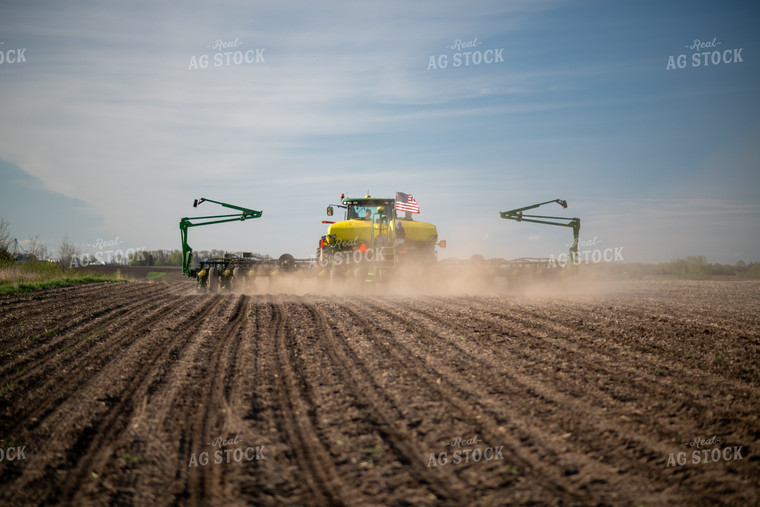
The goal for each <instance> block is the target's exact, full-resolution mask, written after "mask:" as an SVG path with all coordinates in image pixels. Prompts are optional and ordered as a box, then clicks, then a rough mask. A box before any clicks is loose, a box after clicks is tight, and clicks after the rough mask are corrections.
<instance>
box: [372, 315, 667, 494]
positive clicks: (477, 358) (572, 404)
mask: <svg viewBox="0 0 760 507" xmlns="http://www.w3.org/2000/svg"><path fill="white" fill-rule="evenodd" d="M434 303H435V302H434ZM387 305H389V306H391V307H393V308H395V310H390V311H392V312H393V315H394V316H395V317H397V318H398V319H404V320H405V322H406V323H407V325H408V326H409V327H410V328H412V327H414V328H416V329H417V331H416V332H417V333H419V334H421V335H425V334H427V335H428V337H429V338H430V340H427V341H426V340H419V342H418V343H420V344H421V345H428V347H427V350H423V351H422V352H419V355H420V357H421V358H425V357H427V358H430V359H429V360H430V362H431V365H434V367H435V369H436V371H439V372H442V373H443V372H446V371H447V370H449V368H447V367H448V365H449V364H457V362H460V363H461V362H462V359H464V358H466V359H468V361H466V362H465V364H468V365H469V367H468V368H467V369H466V370H458V371H457V370H453V371H449V372H447V375H448V377H449V378H450V379H452V382H451V384H452V386H455V389H457V390H461V389H464V388H465V387H466V386H470V387H469V391H468V392H469V393H491V394H496V395H498V396H500V397H502V398H504V399H519V398H525V395H526V394H528V395H530V398H529V400H530V402H529V403H525V404H521V405H520V406H516V407H514V409H515V410H514V411H511V412H510V413H509V417H510V418H511V419H512V421H511V422H512V424H513V432H516V433H520V434H521V435H522V437H521V438H520V441H521V442H522V443H523V444H524V443H525V442H527V441H530V442H533V443H534V444H535V445H537V446H539V447H543V449H541V452H545V453H547V455H546V456H542V458H541V462H551V463H555V464H556V465H557V466H561V467H562V468H563V472H562V474H561V475H570V476H575V475H576V474H579V473H583V474H585V475H586V476H591V477H612V478H615V477H616V475H617V474H618V473H619V471H620V468H621V467H625V470H626V476H625V480H622V478H621V479H618V480H609V481H608V480H603V481H600V480H598V479H597V480H593V479H591V480H592V482H596V483H597V484H595V485H594V487H595V488H598V489H601V490H602V492H601V493H600V497H612V496H615V495H623V494H625V496H626V497H627V498H628V499H630V500H633V499H637V498H640V497H641V494H642V491H645V490H646V486H645V485H646V484H647V483H651V482H658V481H659V480H660V475H661V474H659V473H653V471H652V469H651V466H650V465H649V463H648V461H650V460H651V459H653V456H663V455H664V456H667V450H668V449H669V448H668V447H667V446H666V445H664V444H659V443H658V442H657V441H655V440H653V439H652V438H651V436H650V435H649V433H648V431H647V432H644V433H640V434H637V433H636V431H635V429H631V428H628V429H626V428H625V426H626V424H625V421H620V420H618V421H615V424H614V425H611V424H610V418H611V417H612V416H613V414H612V413H610V411H609V408H610V407H609V406H601V407H597V406H596V405H592V404H589V403H588V402H587V401H586V399H585V398H580V397H579V396H577V395H575V394H572V393H570V394H566V392H565V389H564V388H561V387H559V386H562V385H563V382H561V381H558V379H557V378H556V377H554V374H555V372H554V368H550V369H546V368H536V367H535V366H537V364H540V363H536V362H535V361H534V360H533V358H532V355H531V354H530V353H529V352H525V353H522V354H514V353H509V354H503V353H499V352H496V353H495V352H494V350H493V348H492V347H489V346H488V345H487V344H485V343H477V340H478V339H479V336H478V334H479V333H478V332H477V329H478V328H477V327H476V326H469V325H465V326H461V327H457V328H452V327H451V326H450V325H449V322H450V321H446V320H439V319H434V318H431V317H430V316H429V315H428V312H426V311H424V310H421V309H420V308H418V307H414V308H408V307H407V306H405V305H403V304H402V303H388V302H385V304H384V305H383V306H382V308H383V309H384V310H385V311H386V312H387V311H389V310H388V308H387V307H386V306H387ZM421 306H423V307H425V305H421ZM402 311H403V314H404V315H405V317H402V316H401V315H402V313H401V312H402ZM473 330H474V331H473ZM512 336H513V338H512V340H513V341H514V342H522V341H523V340H524V339H525V338H526V337H525V336H522V335H520V333H519V332H516V331H515V330H512ZM464 337H466V338H464ZM551 357H553V358H554V360H555V361H556V360H557V357H556V356H554V355H553V356H551ZM564 360H565V359H564V358H563V361H564ZM578 368H579V369H583V364H578ZM496 378H497V379H500V380H501V381H502V382H499V383H497V382H496V381H495V379H496ZM494 390H495V391H494ZM481 397H482V398H486V397H485V396H483V394H481ZM490 408H491V410H492V411H494V412H498V409H499V408H498V406H496V407H493V406H492V407H490ZM518 413H520V414H521V415H520V416H518ZM536 419H540V420H541V421H542V424H541V425H540V427H538V426H537V425H536V424H535V420H536ZM621 426H622V427H621ZM613 428H615V429H614V430H613ZM617 429H620V433H622V434H623V435H625V436H624V437H622V438H621V442H624V443H625V444H626V445H624V446H623V445H619V444H620V443H616V442H615V441H614V440H613V441H611V442H606V441H602V440H601V439H598V438H596V436H598V435H599V434H608V433H610V432H615V433H617ZM639 429H640V428H639ZM646 429H647V430H650V428H646ZM586 435H594V437H593V438H586ZM632 444H633V445H632ZM537 450H538V449H537ZM654 450H657V451H658V452H659V454H657V453H654V452H653V451H654ZM568 472H570V473H568ZM579 480H584V476H583V475H579V476H578V477H573V481H574V482H577V481H579ZM585 480H589V479H588V477H586V478H585ZM607 482H609V485H607V484H606V483H607ZM666 486H667V484H661V485H660V486H659V488H657V490H658V491H662V490H664V489H665V488H666ZM650 487H651V486H650ZM570 489H572V488H570ZM588 489H589V490H592V489H594V488H592V487H589V488H588ZM605 489H606V490H607V491H605ZM649 500H650V501H655V502H661V501H664V500H663V499H659V500H658V499H657V498H656V497H654V496H653V495H652V497H650V499H649ZM584 501H591V499H588V498H587V499H584Z"/></svg>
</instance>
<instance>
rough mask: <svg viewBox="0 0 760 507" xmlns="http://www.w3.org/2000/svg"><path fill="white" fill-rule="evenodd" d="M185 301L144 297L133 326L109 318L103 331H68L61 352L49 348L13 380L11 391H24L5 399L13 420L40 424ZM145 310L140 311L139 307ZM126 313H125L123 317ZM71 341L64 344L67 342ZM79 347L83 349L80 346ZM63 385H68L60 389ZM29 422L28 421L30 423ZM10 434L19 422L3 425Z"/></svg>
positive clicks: (28, 423)
mask: <svg viewBox="0 0 760 507" xmlns="http://www.w3.org/2000/svg"><path fill="white" fill-rule="evenodd" d="M186 303H187V301H186V300H182V299H175V300H170V302H169V304H168V305H166V306H160V305H155V304H151V301H143V302H141V303H140V304H139V306H138V307H136V308H134V309H133V310H132V312H133V313H135V314H140V317H141V319H142V320H139V321H138V324H137V325H136V326H134V327H124V326H122V325H121V321H120V319H116V320H108V321H107V324H106V327H104V328H103V331H104V332H103V333H99V334H98V335H93V334H92V333H91V332H89V329H88V328H87V327H86V328H85V329H82V330H78V329H75V330H73V331H72V333H71V334H69V335H66V336H64V337H62V340H63V341H62V342H61V343H60V344H59V347H57V348H58V349H60V350H62V351H64V352H52V351H51V353H50V354H48V356H46V357H43V358H42V359H41V360H39V361H38V362H37V364H36V365H35V367H33V368H30V369H29V371H25V372H24V374H23V376H22V377H21V378H18V377H17V380H16V382H18V384H19V385H20V386H21V387H20V388H19V389H17V390H14V394H15V393H16V392H17V393H25V396H24V401H25V402H26V403H24V404H21V403H19V400H18V399H16V398H15V397H9V398H8V399H7V402H8V405H9V407H14V408H15V410H13V411H12V412H11V414H12V418H13V419H15V420H18V421H19V422H20V421H26V423H27V429H34V428H35V427H36V426H37V425H39V424H43V423H44V422H45V418H46V417H47V416H48V414H50V413H51V412H52V411H53V410H54V409H55V408H56V407H58V406H59V405H61V404H62V403H63V402H64V400H66V399H67V398H68V397H69V396H70V394H71V393H72V392H76V389H77V388H78V387H79V386H80V385H83V384H84V383H86V382H88V380H89V379H90V378H91V377H92V376H93V375H96V374H98V373H99V372H100V371H101V370H103V369H104V368H106V367H108V366H109V365H110V364H111V362H112V360H113V359H114V358H118V357H120V355H121V354H122V353H124V351H125V350H127V349H128V348H129V347H132V346H133V345H134V344H135V343H138V342H139V341H140V338H141V335H143V334H146V333H149V332H150V331H151V330H152V329H153V327H154V326H155V325H156V324H157V323H159V322H161V321H162V320H163V319H165V317H166V314H167V313H173V312H175V311H177V310H178V309H179V308H181V307H182V306H183V305H185V304H186ZM143 309H147V311H144V312H141V310H143ZM127 316H129V313H127V314H126V315H125V316H122V318H126V317H127ZM69 342H70V343H71V344H72V345H71V346H69V345H67V344H68V343H69ZM80 345H81V348H82V349H84V350H79V348H80ZM61 385H65V386H66V387H67V389H60V388H59V387H60V386H61ZM30 423H31V424H30ZM4 429H5V430H6V431H8V432H10V433H11V434H13V433H15V432H16V431H17V430H18V429H20V428H19V427H18V426H9V427H6V428H4Z"/></svg>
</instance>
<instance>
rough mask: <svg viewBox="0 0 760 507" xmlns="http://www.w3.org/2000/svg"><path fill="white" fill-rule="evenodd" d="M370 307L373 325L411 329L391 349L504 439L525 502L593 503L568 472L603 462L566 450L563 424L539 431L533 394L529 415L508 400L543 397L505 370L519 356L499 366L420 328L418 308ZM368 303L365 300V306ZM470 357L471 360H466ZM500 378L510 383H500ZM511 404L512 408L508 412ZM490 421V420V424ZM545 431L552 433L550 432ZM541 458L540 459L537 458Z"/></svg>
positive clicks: (484, 430) (483, 429) (484, 431)
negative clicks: (576, 490) (543, 498)
mask: <svg viewBox="0 0 760 507" xmlns="http://www.w3.org/2000/svg"><path fill="white" fill-rule="evenodd" d="M370 305H371V306H372V312H371V315H372V316H373V317H378V318H377V322H376V323H374V324H373V323H370V322H367V325H368V326H370V325H375V326H377V325H379V326H383V327H385V326H388V324H387V323H384V322H383V321H384V320H385V317H384V316H389V317H391V319H392V320H391V321H390V322H391V324H390V325H393V323H394V322H395V323H399V324H401V325H403V326H404V327H405V329H406V333H399V332H398V331H396V332H395V333H393V336H394V337H396V340H395V341H394V342H393V346H392V348H390V349H389V350H388V351H387V353H389V354H391V353H393V351H397V352H396V353H398V354H400V355H401V357H403V358H405V360H406V361H407V363H411V364H417V368H416V369H415V370H416V371H419V372H428V375H429V377H430V379H433V380H434V379H436V378H437V379H438V380H437V382H436V384H437V385H438V387H439V389H441V390H443V391H444V392H445V393H446V399H449V400H466V402H469V403H470V408H469V410H467V412H474V413H476V414H477V417H476V420H475V421H473V422H471V423H470V424H471V425H472V426H473V427H476V428H478V429H479V434H481V435H487V436H488V438H489V439H491V440H494V439H498V440H500V441H501V442H504V443H505V445H506V446H507V450H508V451H509V452H510V453H511V456H512V458H511V459H512V461H513V463H514V464H517V465H518V466H519V473H520V478H521V480H522V485H523V486H524V487H526V491H525V495H526V497H525V498H523V499H520V501H525V499H527V498H530V495H535V494H536V493H537V492H538V491H539V490H540V491H543V493H544V494H547V493H548V494H549V495H551V496H556V497H560V498H562V497H565V498H566V499H567V500H569V501H583V502H589V501H591V500H592V499H593V498H594V497H593V496H590V497H577V496H575V495H574V494H571V493H569V491H571V490H572V489H573V487H574V486H575V485H576V484H575V482H577V479H579V478H578V477H575V478H569V477H568V476H573V475H575V474H577V473H578V469H580V468H582V467H585V468H587V469H588V470H589V471H593V474H594V475H597V476H599V475H603V473H601V472H600V471H599V469H600V468H604V466H603V465H600V464H599V463H596V462H593V461H590V460H588V459H586V458H582V457H579V456H578V455H573V454H571V453H570V451H569V450H568V448H567V447H568V442H567V441H566V440H565V438H566V437H565V438H563V436H562V435H560V434H561V433H565V432H566V430H562V429H560V424H557V425H556V427H553V426H552V425H547V424H544V425H542V426H541V429H542V431H539V428H538V427H537V426H536V424H535V421H534V417H536V415H537V414H536V413H534V412H532V411H533V410H536V408H535V400H534V399H533V398H531V404H530V406H531V407H532V411H531V413H528V414H526V415H525V416H520V415H518V412H523V410H522V407H521V406H515V407H511V404H509V403H508V400H512V399H519V398H524V397H525V395H526V394H528V395H531V396H541V395H540V394H539V393H538V392H537V391H536V389H535V387H536V386H535V385H532V384H533V383H532V382H531V381H530V380H529V379H527V378H526V377H522V376H520V375H519V374H517V373H516V372H515V371H514V369H515V368H514V366H513V367H511V368H506V369H505V368H504V366H505V365H506V364H508V363H510V362H514V361H515V358H512V360H511V361H507V362H505V363H501V364H496V363H493V362H491V361H488V360H487V359H486V358H487V356H488V354H489V353H490V351H486V353H485V356H481V357H477V356H476V355H474V354H472V351H468V350H465V349H464V348H462V347H461V346H460V345H459V344H458V343H457V341H456V338H455V337H450V338H449V339H448V340H447V339H444V338H443V336H441V334H442V333H444V334H446V333H447V331H446V328H445V327H444V328H443V329H441V328H440V327H433V328H427V329H426V328H424V327H421V326H420V324H421V323H420V322H419V321H418V320H416V319H414V318H413V317H411V316H410V313H412V314H413V313H414V312H415V310H416V309H415V308H402V310H399V311H393V310H392V309H391V308H390V307H389V303H388V301H384V300H383V301H374V302H373V303H370ZM366 306H367V304H366V303H365V304H364V305H363V306H362V308H366ZM400 306H401V307H403V306H404V305H400ZM354 311H358V309H356V310H354ZM467 358H469V359H471V360H470V361H465V359H467ZM465 365H466V366H465ZM497 372H498V373H499V374H500V375H497ZM502 375H503V376H502ZM497 379H502V380H504V381H505V382H504V383H502V382H499V381H498V380H497ZM552 401H553V400H552ZM505 402H506V403H507V404H506V405H505ZM460 403H465V402H463V401H460ZM508 408H509V410H506V409H508ZM543 410H544V412H543V413H542V417H549V418H550V419H551V418H554V417H555V415H554V414H553V412H554V405H553V404H552V406H551V408H550V409H546V408H543ZM486 421H490V424H487V423H486ZM546 429H549V430H552V429H553V431H549V432H547V431H546ZM505 452H507V451H505ZM537 457H538V458H539V459H536V458H537ZM590 473H591V472H590ZM613 476H614V474H613ZM527 477H530V481H529V482H527V483H526V482H525V478H527ZM633 486H634V485H632V486H631V487H633ZM596 487H597V489H601V490H602V493H598V492H597V493H593V492H590V493H591V494H592V495H593V494H599V495H601V494H603V493H605V492H604V488H606V487H607V486H606V485H605V484H598V485H597V486H596ZM481 489H483V485H481ZM587 489H592V488H587Z"/></svg>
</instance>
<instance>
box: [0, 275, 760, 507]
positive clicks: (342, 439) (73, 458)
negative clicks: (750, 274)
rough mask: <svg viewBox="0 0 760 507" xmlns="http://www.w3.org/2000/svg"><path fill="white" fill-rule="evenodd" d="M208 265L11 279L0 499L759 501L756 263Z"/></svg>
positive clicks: (0, 371) (5, 316)
mask: <svg viewBox="0 0 760 507" xmlns="http://www.w3.org/2000/svg"><path fill="white" fill-rule="evenodd" d="M192 286H193V284H192V282H190V283H187V282H186V283H145V282H140V283H137V282H136V283H127V284H85V285H79V286H74V287H69V288H62V289H54V290H48V291H42V292H38V293H34V294H28V295H23V296H6V297H3V298H0V333H1V337H0V351H1V352H0V440H2V442H0V448H2V449H3V451H4V454H5V451H6V450H7V449H8V448H16V449H19V448H22V449H23V451H22V456H23V457H24V458H25V459H15V460H13V461H9V460H8V459H7V458H8V456H7V455H6V456H5V458H6V459H4V460H3V461H0V481H1V482H2V484H3V487H2V488H1V489H0V502H3V503H6V504H47V503H54V502H64V503H70V504H127V505H129V504H137V505H164V504H177V503H178V504H215V505H244V504H302V505H303V504H306V505H313V504H319V505H340V504H345V505H378V504H391V505H409V504H414V505H434V504H446V505H472V504H475V505H500V504H520V505H524V504H551V505H589V504H611V505H629V504H646V505H665V504H687V503H689V504H691V503H694V504H711V503H712V504H718V503H721V504H734V505H753V504H754V505H757V504H758V503H760V316H759V313H758V310H760V283H755V282H676V281H665V282H662V281H648V282H630V283H627V284H624V285H615V286H614V287H608V289H609V290H607V291H605V292H608V293H607V294H605V295H600V294H597V295H583V294H573V295H564V296H562V295H559V296H552V297H548V296H529V295H521V296H514V295H512V296H510V295H488V296H456V295H453V296H446V297H443V296H382V295H367V294H365V295H339V296H325V295H323V296H318V295H308V294H307V295H300V296H295V295H283V294H257V295H248V294H217V295H211V294H195V293H194V292H193V288H192ZM697 437H699V438H701V439H711V440H712V441H711V442H708V443H705V444H702V445H701V447H700V448H697V447H696V446H690V444H692V443H693V441H694V439H695V438H697ZM713 437H714V438H713ZM739 447H741V449H739ZM726 448H730V450H729V451H728V452H727V453H726V452H723V451H724V449H726ZM715 449H718V450H719V451H718V453H719V454H720V453H723V454H721V457H720V459H719V460H718V461H712V460H709V461H707V462H705V460H704V459H700V462H699V463H698V464H697V463H694V462H693V461H692V460H693V453H694V451H697V453H699V452H700V451H704V450H707V453H706V454H707V455H711V456H713V455H715V453H712V450H715ZM204 453H205V454H204ZM678 453H687V456H688V461H687V462H686V463H685V464H684V465H677V464H675V466H669V458H670V455H671V454H673V456H674V458H675V457H676V456H678ZM711 453H712V454H711ZM204 456H207V458H208V461H204ZM722 456H728V457H729V458H730V459H728V460H726V459H725V458H724V457H722ZM444 461H445V463H444ZM671 465H674V463H672V462H671Z"/></svg>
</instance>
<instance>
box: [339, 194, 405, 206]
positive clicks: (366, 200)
mask: <svg viewBox="0 0 760 507" xmlns="http://www.w3.org/2000/svg"><path fill="white" fill-rule="evenodd" d="M395 202H396V199H394V198H393V197H367V196H365V197H344V198H343V204H359V205H364V204H370V205H371V204H376V203H383V204H387V203H395Z"/></svg>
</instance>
